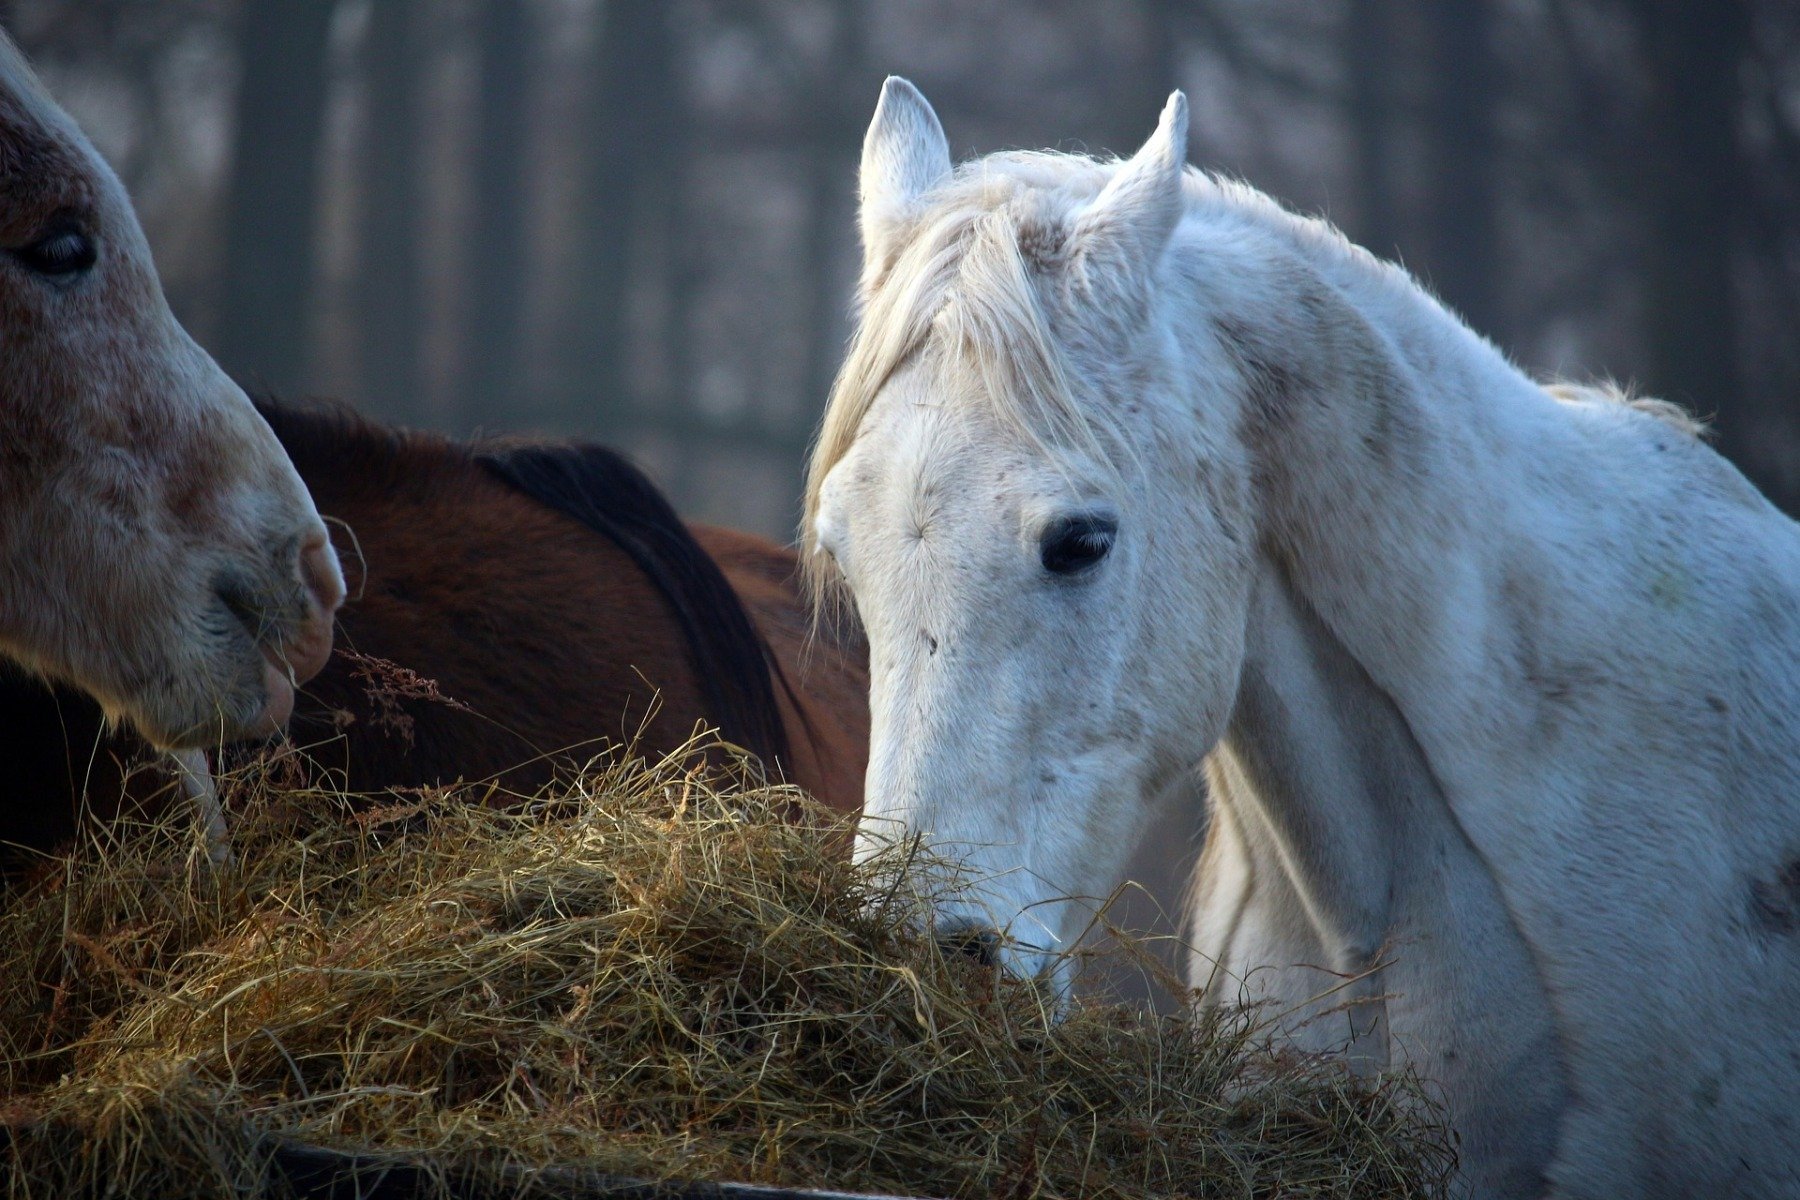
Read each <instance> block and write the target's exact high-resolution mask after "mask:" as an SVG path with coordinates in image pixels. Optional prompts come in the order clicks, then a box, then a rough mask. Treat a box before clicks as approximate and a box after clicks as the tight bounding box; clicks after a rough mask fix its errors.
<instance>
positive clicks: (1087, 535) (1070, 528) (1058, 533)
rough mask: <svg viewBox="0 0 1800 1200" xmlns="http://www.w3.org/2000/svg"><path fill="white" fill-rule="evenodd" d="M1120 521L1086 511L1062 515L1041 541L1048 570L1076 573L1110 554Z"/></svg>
mask: <svg viewBox="0 0 1800 1200" xmlns="http://www.w3.org/2000/svg"><path fill="white" fill-rule="evenodd" d="M1118 532H1119V523H1118V522H1117V521H1115V520H1113V519H1112V518H1111V517H1102V516H1097V515H1094V514H1091V513H1084V514H1081V515H1079V516H1072V517H1058V518H1057V519H1056V520H1055V521H1052V522H1051V523H1050V526H1049V528H1047V529H1045V530H1044V535H1043V537H1042V538H1040V539H1039V541H1038V554H1039V557H1040V558H1041V559H1042V560H1043V563H1044V570H1046V571H1048V572H1050V573H1051V574H1052V575H1076V574H1079V573H1080V572H1082V571H1085V570H1087V569H1088V568H1089V567H1092V566H1093V565H1094V564H1095V563H1097V562H1099V561H1100V560H1101V559H1103V558H1105V557H1106V552H1107V551H1109V550H1111V549H1112V545H1113V539H1114V538H1115V537H1116V536H1117V535H1118Z"/></svg>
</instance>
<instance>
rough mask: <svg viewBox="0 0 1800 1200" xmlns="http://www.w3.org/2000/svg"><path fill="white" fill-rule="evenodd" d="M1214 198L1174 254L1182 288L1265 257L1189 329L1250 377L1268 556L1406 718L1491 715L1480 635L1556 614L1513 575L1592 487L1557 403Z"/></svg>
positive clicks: (1358, 260) (1486, 349)
mask: <svg viewBox="0 0 1800 1200" xmlns="http://www.w3.org/2000/svg"><path fill="white" fill-rule="evenodd" d="M1215 204H1217V205H1218V206H1219V207H1220V212H1219V215H1218V216H1217V217H1212V216H1209V214H1208V213H1207V212H1206V211H1205V207H1204V206H1203V207H1202V209H1201V211H1200V212H1198V213H1197V214H1195V215H1196V217H1197V220H1196V219H1193V218H1191V219H1190V222H1189V224H1188V225H1187V226H1186V227H1185V229H1184V234H1183V235H1180V240H1179V241H1178V243H1177V245H1176V246H1175V248H1174V251H1173V253H1174V254H1175V256H1176V265H1177V267H1178V269H1179V268H1181V267H1182V266H1183V264H1184V263H1185V264H1187V268H1186V270H1185V271H1184V274H1185V275H1186V276H1187V278H1188V279H1189V280H1190V281H1191V282H1193V283H1194V284H1195V286H1198V287H1201V288H1212V289H1219V288H1222V287H1224V286H1226V284H1223V283H1216V282H1212V281H1211V277H1216V276H1219V275H1220V274H1221V272H1220V271H1219V269H1218V267H1217V266H1216V256H1217V255H1218V253H1219V248H1220V246H1222V245H1223V246H1227V247H1229V246H1230V245H1231V244H1232V242H1233V239H1234V238H1242V237H1243V236H1244V233H1245V231H1246V229H1248V230H1249V231H1250V232H1251V235H1252V236H1257V235H1260V236H1261V237H1263V238H1266V239H1268V242H1269V243H1273V245H1272V246H1271V245H1269V244H1266V243H1265V244H1264V245H1261V246H1253V247H1252V248H1251V250H1250V251H1249V253H1248V254H1247V255H1246V257H1245V260H1244V261H1245V263H1246V266H1245V269H1244V271H1242V272H1227V273H1226V274H1227V275H1228V276H1230V277H1231V278H1232V282H1231V283H1230V286H1234V287H1241V288H1243V289H1244V290H1245V291H1246V292H1247V293H1248V303H1247V304H1246V303H1245V301H1244V297H1243V296H1237V297H1230V298H1227V297H1224V296H1220V295H1217V294H1215V295H1214V296H1213V297H1211V298H1210V299H1209V301H1208V302H1207V303H1206V304H1205V306H1204V308H1203V310H1202V311H1204V312H1206V313H1209V314H1211V315H1209V316H1208V317H1206V318H1204V319H1205V320H1206V321H1207V323H1208V324H1209V325H1210V328H1206V329H1203V330H1200V331H1198V333H1199V336H1201V337H1208V338H1211V339H1214V344H1216V345H1217V346H1218V347H1220V348H1222V350H1223V352H1224V356H1225V358H1226V359H1228V360H1230V361H1231V362H1232V364H1233V365H1234V366H1235V368H1236V369H1237V371H1238V372H1240V374H1241V375H1242V377H1243V378H1242V381H1241V388H1240V389H1238V390H1239V391H1240V394H1242V395H1244V396H1247V397H1248V398H1249V399H1248V400H1247V401H1246V407H1245V410H1244V411H1243V413H1242V414H1241V417H1240V424H1241V428H1242V431H1243V435H1244V437H1245V440H1246V441H1247V443H1248V444H1249V448H1250V453H1251V455H1252V457H1253V459H1254V461H1255V462H1256V463H1257V471H1256V475H1257V479H1258V481H1259V489H1258V490H1259V495H1258V497H1257V504H1258V508H1259V514H1260V521H1261V536H1262V542H1263V550H1264V553H1265V555H1267V556H1269V557H1270V558H1271V559H1272V560H1273V561H1274V562H1275V563H1276V565H1277V566H1278V567H1279V568H1280V570H1281V571H1282V572H1283V573H1284V575H1285V577H1286V578H1287V579H1289V580H1290V581H1291V586H1292V587H1293V588H1294V590H1295V593H1296V595H1297V596H1298V597H1299V598H1301V599H1302V600H1303V602H1304V603H1305V604H1306V605H1307V606H1308V607H1309V608H1310V610H1311V611H1313V612H1315V613H1316V614H1317V615H1318V617H1319V619H1320V620H1321V621H1322V622H1323V624H1324V626H1325V628H1327V629H1328V630H1329V631H1330V633H1331V635H1332V636H1333V637H1334V638H1336V639H1337V640H1338V642H1339V643H1341V644H1342V646H1343V647H1344V648H1345V650H1346V651H1347V652H1348V653H1349V654H1350V655H1351V656H1352V657H1353V658H1354V659H1355V660H1356V661H1357V662H1358V663H1359V664H1361V666H1362V667H1363V669H1365V670H1367V671H1368V672H1369V675H1370V678H1371V679H1372V681H1373V682H1374V684H1375V685H1376V686H1377V687H1380V688H1382V689H1383V690H1384V691H1385V692H1387V693H1388V694H1389V695H1391V696H1392V697H1393V698H1394V700H1395V702H1396V703H1397V704H1398V705H1399V707H1400V710H1401V712H1402V713H1404V714H1406V715H1407V717H1408V719H1413V718H1414V717H1415V716H1416V715H1418V714H1417V713H1416V712H1415V709H1417V708H1419V707H1420V705H1418V704H1417V703H1416V700H1417V699H1418V698H1422V697H1427V696H1429V697H1432V698H1433V706H1434V707H1436V706H1441V707H1442V708H1443V709H1445V710H1447V711H1457V712H1460V711H1474V710H1476V709H1483V710H1485V711H1486V712H1487V713H1488V714H1489V716H1490V717H1491V716H1493V715H1495V712H1494V707H1493V706H1494V705H1496V704H1502V703H1503V702H1502V700H1501V698H1500V694H1501V693H1502V692H1504V691H1505V689H1506V688H1507V687H1508V686H1509V684H1510V683H1511V682H1512V679H1515V678H1516V673H1509V672H1506V671H1501V672H1500V673H1499V675H1498V676H1497V675H1496V672H1495V668H1496V665H1497V664H1496V663H1495V661H1494V658H1493V651H1494V650H1495V643H1494V640H1493V638H1492V637H1490V636H1489V633H1490V630H1491V627H1492V625H1493V624H1494V623H1495V622H1496V621H1498V622H1501V623H1511V622H1516V621H1518V620H1527V621H1530V622H1534V623H1535V622H1546V623H1554V622H1555V621H1556V620H1557V619H1558V618H1557V614H1556V613H1554V612H1553V611H1548V610H1546V609H1544V608H1542V607H1540V608H1539V609H1538V610H1536V611H1533V612H1530V613H1521V612H1519V611H1514V610H1513V607H1512V606H1510V605H1509V604H1508V603H1507V601H1506V597H1505V596H1504V593H1505V592H1506V590H1507V586H1508V585H1507V580H1506V575H1507V573H1508V572H1509V571H1511V570H1515V569H1520V568H1519V563H1520V562H1533V563H1537V562H1539V561H1540V560H1547V559H1548V558H1549V557H1552V556H1549V555H1543V554H1539V553H1537V552H1536V551H1534V550H1533V549H1532V545H1533V543H1535V542H1538V541H1540V540H1541V539H1542V538H1544V537H1545V535H1546V534H1555V533H1556V532H1558V528H1557V525H1558V521H1557V520H1553V521H1551V522H1549V523H1546V521H1545V520H1544V509H1545V506H1546V505H1548V506H1549V507H1550V508H1551V509H1560V508H1564V507H1579V506H1580V505H1581V503H1582V502H1583V500H1584V497H1583V493H1584V492H1585V491H1587V490H1588V489H1589V488H1591V487H1592V485H1593V482H1594V481H1593V479H1592V476H1591V471H1590V470H1589V467H1590V464H1589V462H1588V461H1586V456H1585V455H1584V454H1583V448H1582V446H1581V445H1580V444H1579V439H1575V438H1571V436H1570V429H1569V423H1568V420H1567V415H1566V413H1565V412H1564V411H1563V410H1564V409H1565V407H1566V406H1563V405H1561V404H1559V403H1558V402H1557V401H1555V400H1554V399H1552V398H1551V397H1550V396H1549V395H1548V394H1547V393H1546V392H1545V391H1544V390H1543V389H1542V388H1541V387H1539V386H1538V385H1537V384H1535V383H1534V382H1532V381H1531V380H1530V379H1529V378H1527V377H1526V376H1525V375H1523V374H1522V373H1521V372H1519V371H1518V370H1517V369H1515V368H1514V367H1512V366H1511V365H1510V364H1509V363H1507V362H1506V360H1505V359H1504V357H1503V356H1502V355H1501V354H1500V353H1499V352H1498V351H1497V350H1496V349H1494V347H1493V346H1492V345H1491V344H1489V343H1488V342H1486V341H1485V340H1483V339H1481V338H1480V337H1478V336H1476V335H1475V334H1474V333H1472V332H1471V331H1469V330H1468V329H1467V327H1465V326H1464V325H1462V323H1461V322H1460V321H1458V320H1457V319H1456V318H1455V317H1454V316H1452V315H1451V314H1450V313H1449V312H1447V311H1446V310H1445V309H1444V308H1443V307H1441V306H1440V305H1439V304H1438V303H1437V302H1436V301H1434V300H1433V299H1432V298H1431V297H1430V296H1429V295H1427V294H1426V293H1425V292H1424V291H1423V290H1422V289H1420V288H1419V287H1418V286H1417V285H1416V284H1414V283H1412V282H1411V281H1410V279H1408V278H1407V277H1406V276H1405V275H1404V273H1402V272H1400V271H1399V270H1398V269H1396V268H1393V267H1390V266H1388V265H1386V264H1383V263H1380V262H1378V261H1377V260H1375V259H1374V258H1372V257H1371V256H1369V255H1367V254H1365V253H1363V252H1362V251H1360V250H1357V249H1355V248H1353V247H1351V246H1349V245H1348V244H1347V243H1345V242H1343V241H1342V239H1340V238H1338V237H1337V236H1336V235H1335V234H1332V233H1331V232H1330V231H1329V230H1326V229H1325V228H1324V227H1323V226H1320V225H1319V224H1318V223H1316V222H1310V221H1306V220H1304V219H1301V218H1297V217H1294V216H1292V215H1290V214H1287V213H1285V212H1283V211H1282V210H1280V209H1278V208H1276V207H1275V206H1274V205H1273V204H1272V203H1271V202H1269V201H1267V200H1265V199H1262V198H1261V197H1256V196H1253V195H1252V196H1234V195H1231V194H1230V192H1229V189H1227V192H1226V194H1225V195H1224V196H1223V197H1220V198H1217V199H1216V200H1215ZM1209 231H1210V232H1211V234H1212V236H1209ZM1220 232H1223V234H1224V236H1222V237H1221V236H1216V235H1217V234H1218V233H1220ZM1227 252H1228V253H1229V250H1228V251H1227ZM1184 253H1185V254H1187V255H1189V257H1187V258H1185V259H1184V258H1183V255H1184ZM1271 264H1273V265H1271ZM1180 319H1189V320H1191V319H1192V316H1191V315H1190V316H1188V317H1185V318H1178V320H1180ZM1216 360H1217V355H1216V354H1215V355H1214V359H1213V361H1215V362H1216ZM1675 436H1676V435H1675V433H1674V432H1673V431H1671V432H1670V437H1675ZM1522 480H1523V481H1527V482H1529V484H1530V485H1531V486H1532V487H1533V488H1535V489H1537V491H1538V494H1536V495H1533V496H1524V497H1522V496H1521V495H1520V489H1519V484H1520V482H1521V481H1522ZM1558 520H1559V521H1560V522H1561V523H1562V524H1563V525H1564V526H1566V522H1567V514H1566V513H1564V514H1562V515H1561V516H1560V517H1559V518H1558ZM1546 569H1547V568H1546ZM1502 610H1506V611H1502ZM1518 715H1519V717H1520V720H1521V721H1523V720H1524V718H1525V714H1523V713H1521V714H1518Z"/></svg>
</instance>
